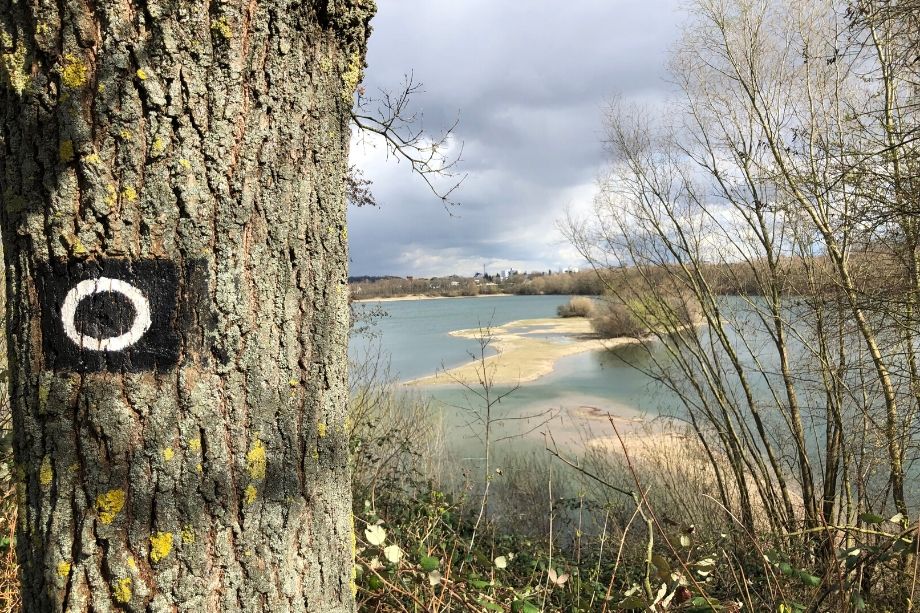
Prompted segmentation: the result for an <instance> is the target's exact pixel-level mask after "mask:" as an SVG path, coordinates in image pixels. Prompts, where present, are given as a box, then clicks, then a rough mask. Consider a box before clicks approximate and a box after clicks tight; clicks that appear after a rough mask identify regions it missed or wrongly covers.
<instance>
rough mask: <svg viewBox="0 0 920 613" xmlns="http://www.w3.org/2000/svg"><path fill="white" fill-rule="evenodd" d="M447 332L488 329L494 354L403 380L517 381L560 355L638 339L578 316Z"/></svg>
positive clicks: (532, 376) (542, 370) (476, 334)
mask: <svg viewBox="0 0 920 613" xmlns="http://www.w3.org/2000/svg"><path fill="white" fill-rule="evenodd" d="M450 334H451V336H458V337H461V338H470V339H478V338H480V336H481V335H483V334H489V335H491V341H490V344H489V346H490V347H491V348H492V349H495V350H496V352H497V353H496V354H495V355H491V356H489V357H487V358H486V359H485V360H483V361H480V360H473V361H471V362H468V363H466V364H463V365H461V366H457V367H456V368H451V369H448V370H443V371H439V372H437V373H436V374H434V375H430V376H427V377H421V378H419V379H413V380H411V381H406V382H405V384H406V385H450V384H463V385H474V386H478V385H480V381H481V380H482V379H483V378H484V377H488V379H489V380H490V382H491V384H492V385H515V384H517V383H526V382H529V381H535V380H537V379H539V378H540V377H543V376H545V375H547V374H549V373H551V372H552V371H553V368H555V366H556V362H557V361H558V360H559V359H560V358H564V357H566V356H570V355H575V354H577V353H582V352H585V351H600V350H604V349H611V348H613V347H617V346H619V345H625V344H629V343H637V342H640V341H639V340H637V339H634V338H613V339H602V338H599V337H598V336H597V334H595V333H594V330H593V329H592V328H591V322H590V321H589V320H588V319H585V318H582V317H570V318H565V319H561V318H544V319H521V320H518V321H512V322H509V323H507V324H504V325H502V326H494V327H492V328H490V329H488V330H486V329H485V328H482V329H481V328H471V329H468V330H456V331H454V332H451V333H450Z"/></svg>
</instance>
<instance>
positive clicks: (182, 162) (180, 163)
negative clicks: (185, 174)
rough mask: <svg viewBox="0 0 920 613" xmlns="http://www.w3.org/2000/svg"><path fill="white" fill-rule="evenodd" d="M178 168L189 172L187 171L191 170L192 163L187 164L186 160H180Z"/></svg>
mask: <svg viewBox="0 0 920 613" xmlns="http://www.w3.org/2000/svg"><path fill="white" fill-rule="evenodd" d="M179 166H181V167H182V168H184V169H186V170H189V169H191V167H192V163H191V162H189V161H188V160H187V159H185V158H182V159H180V160H179Z"/></svg>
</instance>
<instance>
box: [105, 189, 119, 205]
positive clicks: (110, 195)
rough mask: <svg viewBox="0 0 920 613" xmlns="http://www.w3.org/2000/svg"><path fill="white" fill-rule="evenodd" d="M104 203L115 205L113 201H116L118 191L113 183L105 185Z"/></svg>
mask: <svg viewBox="0 0 920 613" xmlns="http://www.w3.org/2000/svg"><path fill="white" fill-rule="evenodd" d="M105 191H106V194H105V204H106V206H109V207H112V206H115V203H116V202H118V191H116V189H115V186H114V185H111V184H109V185H106V186H105Z"/></svg>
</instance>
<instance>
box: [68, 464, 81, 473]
mask: <svg viewBox="0 0 920 613" xmlns="http://www.w3.org/2000/svg"><path fill="white" fill-rule="evenodd" d="M67 468H68V469H69V470H70V472H72V473H75V472H77V471H78V470H80V465H79V464H78V463H77V462H74V463H73V464H71V465H70V466H68V467H67Z"/></svg>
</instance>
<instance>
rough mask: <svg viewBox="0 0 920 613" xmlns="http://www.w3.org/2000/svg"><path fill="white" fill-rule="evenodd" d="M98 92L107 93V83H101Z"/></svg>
mask: <svg viewBox="0 0 920 613" xmlns="http://www.w3.org/2000/svg"><path fill="white" fill-rule="evenodd" d="M96 91H98V92H99V93H100V94H101V93H102V92H104V91H105V83H100V84H99V87H97V88H96Z"/></svg>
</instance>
